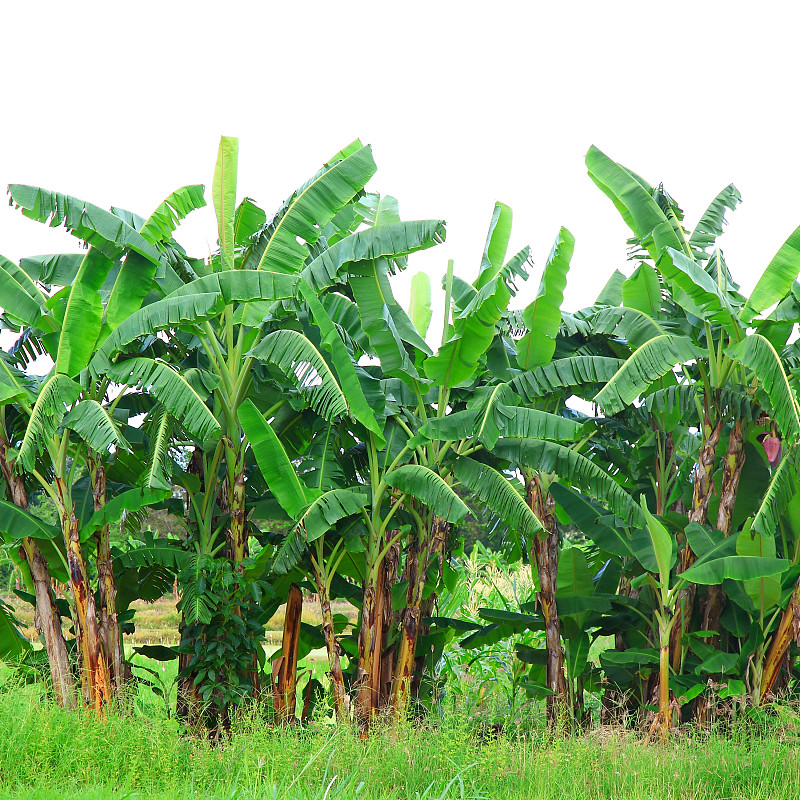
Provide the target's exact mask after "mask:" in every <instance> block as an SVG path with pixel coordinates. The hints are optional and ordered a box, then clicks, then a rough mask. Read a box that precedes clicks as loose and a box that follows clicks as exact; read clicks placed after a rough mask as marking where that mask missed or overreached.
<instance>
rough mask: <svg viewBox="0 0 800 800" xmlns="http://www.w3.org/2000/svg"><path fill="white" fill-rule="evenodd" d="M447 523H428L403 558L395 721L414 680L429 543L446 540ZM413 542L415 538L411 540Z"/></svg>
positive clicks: (394, 689) (393, 690) (394, 694)
mask: <svg viewBox="0 0 800 800" xmlns="http://www.w3.org/2000/svg"><path fill="white" fill-rule="evenodd" d="M446 531H447V523H446V522H445V521H444V520H443V519H440V518H439V517H434V518H433V520H432V521H431V525H430V530H429V534H428V535H427V536H425V538H424V540H423V541H415V540H414V539H412V543H411V544H412V546H411V547H409V552H408V553H407V555H406V568H405V577H406V579H407V580H408V588H407V589H406V607H405V609H404V610H403V612H402V614H401V616H400V643H399V646H398V650H397V664H396V665H395V669H394V681H393V684H392V717H393V719H394V721H395V722H397V721H399V720H400V719H401V718H402V717H403V716H404V715H405V713H406V711H407V709H408V701H409V698H410V696H411V684H412V681H413V679H414V665H415V661H414V656H415V653H416V649H417V638H418V637H419V628H420V620H421V619H422V598H423V595H424V593H425V575H426V572H427V566H428V551H429V549H430V547H431V545H432V544H433V542H434V541H435V540H436V539H438V538H442V537H443V536H444V537H445V538H446ZM415 538H416V536H415Z"/></svg>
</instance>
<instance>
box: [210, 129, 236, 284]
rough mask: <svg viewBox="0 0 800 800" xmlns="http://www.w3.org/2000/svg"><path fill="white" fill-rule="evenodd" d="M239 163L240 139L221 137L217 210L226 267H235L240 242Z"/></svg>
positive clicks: (215, 187)
mask: <svg viewBox="0 0 800 800" xmlns="http://www.w3.org/2000/svg"><path fill="white" fill-rule="evenodd" d="M238 167H239V140H238V139H237V138H236V137H234V136H222V137H220V140H219V150H218V152H217V165H216V168H215V169H214V183H213V185H212V192H213V196H214V212H215V214H216V215H217V232H218V236H219V250H220V257H221V259H222V269H223V270H228V269H233V268H234V267H235V266H236V265H235V264H234V256H233V254H234V249H235V246H236V242H235V240H234V233H233V220H234V215H235V213H236V177H237V172H238Z"/></svg>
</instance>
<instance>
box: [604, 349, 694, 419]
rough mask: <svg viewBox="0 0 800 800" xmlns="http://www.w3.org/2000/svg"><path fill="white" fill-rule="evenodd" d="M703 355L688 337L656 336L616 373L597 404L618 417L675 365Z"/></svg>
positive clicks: (632, 355) (633, 354)
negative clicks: (620, 412)
mask: <svg viewBox="0 0 800 800" xmlns="http://www.w3.org/2000/svg"><path fill="white" fill-rule="evenodd" d="M702 355H703V353H702V352H701V351H700V350H699V349H698V348H697V347H696V346H695V345H694V344H693V342H692V340H691V339H689V337H688V336H675V335H673V334H670V333H667V334H662V335H661V336H656V337H655V338H654V339H650V341H648V342H646V343H645V344H643V345H642V346H641V347H640V348H639V349H638V350H636V351H635V352H634V353H632V354H631V356H630V357H629V358H628V359H627V361H626V362H625V363H624V364H623V366H622V367H621V368H620V370H619V371H618V372H617V374H616V375H615V376H614V377H613V378H612V379H611V380H610V381H609V382H608V383H607V384H606V385H605V386H604V387H603V388H602V389H601V390H600V391H599V392H598V393H597V395H596V396H595V398H594V401H595V402H596V403H597V404H598V405H600V406H601V407H602V408H603V409H605V411H606V413H608V414H616V413H617V412H619V411H622V409H623V408H625V407H626V406H628V405H630V404H631V403H632V402H633V401H634V400H635V399H636V398H637V397H639V395H641V394H642V393H643V392H644V391H645V390H646V389H647V388H648V387H649V386H650V385H651V384H652V383H653V382H654V381H655V380H657V379H658V378H661V377H663V376H664V375H666V374H667V373H668V372H670V371H671V370H672V369H673V368H674V367H675V366H676V365H678V364H684V363H686V362H687V361H692V360H694V359H697V358H701V357H702Z"/></svg>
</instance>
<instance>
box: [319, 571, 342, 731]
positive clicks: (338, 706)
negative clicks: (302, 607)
mask: <svg viewBox="0 0 800 800" xmlns="http://www.w3.org/2000/svg"><path fill="white" fill-rule="evenodd" d="M325 578H326V576H325V575H324V574H322V573H321V572H320V569H317V568H315V569H314V581H315V583H316V585H317V595H318V597H319V607H320V612H321V613H322V635H323V636H324V637H325V649H326V650H327V651H328V674H329V675H330V679H331V691H332V692H333V710H334V712H335V714H336V721H337V722H338V723H340V724H342V723H344V722H345V721H346V719H347V708H346V706H345V690H344V675H343V673H342V661H341V651H342V648H341V646H340V645H339V642H338V641H337V639H336V631H335V629H334V626H333V612H332V611H331V600H330V597H329V595H328V584H327V581H326V580H325Z"/></svg>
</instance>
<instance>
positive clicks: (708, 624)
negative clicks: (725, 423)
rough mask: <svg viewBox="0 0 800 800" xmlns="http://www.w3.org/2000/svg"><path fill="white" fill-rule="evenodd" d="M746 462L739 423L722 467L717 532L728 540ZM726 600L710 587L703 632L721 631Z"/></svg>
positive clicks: (713, 642)
mask: <svg viewBox="0 0 800 800" xmlns="http://www.w3.org/2000/svg"><path fill="white" fill-rule="evenodd" d="M744 461H745V449H744V432H743V431H742V421H741V420H739V419H737V420H736V423H735V424H734V426H733V429H732V430H731V435H730V439H729V440H728V450H727V452H726V453H725V461H724V462H723V465H722V470H723V471H722V490H721V494H720V498H719V511H718V512H717V530H720V531H722V532H723V533H724V534H725V536H729V535H730V532H731V521H732V519H733V512H734V509H735V507H736V493H737V492H738V490H739V480H740V478H741V477H742V469H743V467H744ZM725 600H726V596H725V590H724V589H723V588H722V586H709V587H708V595H707V596H706V601H705V608H704V609H703V630H704V631H719V624H720V617H721V615H722V609H723V608H724V607H725ZM718 641H719V637H718V636H714V637H713V638H712V639H711V640H710V641H709V644H711V645H713V646H714V647H716V646H717V644H718Z"/></svg>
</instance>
